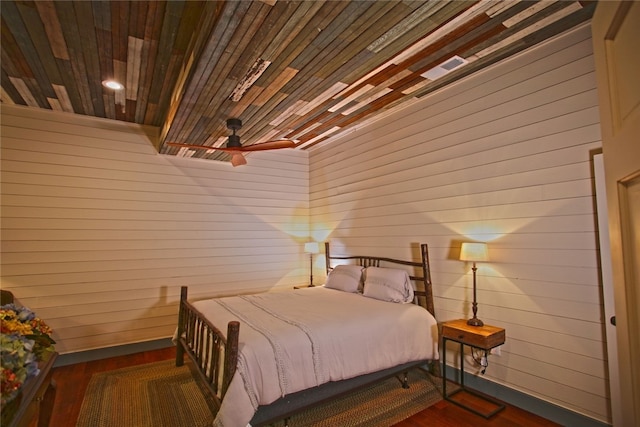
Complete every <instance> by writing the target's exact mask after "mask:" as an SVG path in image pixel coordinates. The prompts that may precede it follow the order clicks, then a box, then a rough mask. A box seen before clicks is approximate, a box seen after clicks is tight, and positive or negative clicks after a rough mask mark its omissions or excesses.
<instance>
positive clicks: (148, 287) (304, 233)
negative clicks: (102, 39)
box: [1, 105, 309, 353]
mask: <svg viewBox="0 0 640 427" xmlns="http://www.w3.org/2000/svg"><path fill="white" fill-rule="evenodd" d="M156 135H157V129H155V128H150V127H140V126H138V125H131V124H125V123H120V122H115V121H109V120H104V119H102V120H98V119H90V118H87V117H82V116H75V115H71V114H67V113H59V112H43V111H37V110H31V109H28V108H26V107H17V106H7V105H3V106H2V134H1V137H2V152H1V154H2V164H1V166H2V175H1V180H2V187H1V189H2V191H1V196H2V199H1V200H2V205H1V208H2V224H1V225H2V229H1V233H2V234H1V238H2V265H1V267H2V272H1V273H2V288H3V289H9V290H11V291H13V292H14V293H15V295H16V297H17V298H18V299H19V301H20V302H21V303H22V304H23V305H26V306H29V307H31V308H32V309H34V310H35V311H36V313H37V314H38V315H39V316H40V317H41V318H43V319H45V320H46V321H47V323H49V324H50V326H51V327H52V328H53V329H54V338H55V339H56V340H57V341H58V344H57V346H56V348H57V350H58V351H60V352H61V353H69V352H76V351H80V350H88V349H93V348H103V347H108V346H113V345H120V344H126V343H132V342H141V341H146V340H152V339H157V338H165V337H170V336H172V335H173V332H174V330H175V327H176V324H177V302H178V300H179V292H180V289H179V287H180V286H181V285H189V287H190V296H191V297H193V298H198V297H204V296H207V295H228V294H236V293H244V292H254V291H257V290H265V289H270V288H274V287H276V288H277V287H290V286H293V285H294V284H300V283H306V282H308V280H309V279H308V278H309V272H308V268H309V267H308V258H307V255H306V254H304V253H303V242H305V241H306V240H307V238H308V235H309V232H308V208H309V206H308V205H309V191H308V190H309V186H308V176H309V174H308V154H307V153H306V152H302V151H290V150H286V151H280V152H278V153H275V152H270V153H259V154H258V155H255V154H252V155H250V156H249V158H248V163H249V164H248V165H246V166H243V167H240V168H233V167H231V165H230V164H229V163H223V162H217V161H203V160H197V159H186V158H175V157H169V156H164V155H159V154H158V153H157V152H156V151H155V149H154V148H153V144H154V143H155V138H156Z"/></svg>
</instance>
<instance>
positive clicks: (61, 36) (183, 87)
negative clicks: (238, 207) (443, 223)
mask: <svg viewBox="0 0 640 427" xmlns="http://www.w3.org/2000/svg"><path fill="white" fill-rule="evenodd" d="M594 8H595V2H592V1H567V0H561V1H540V2H538V1H533V2H531V1H518V0H506V1H496V0H480V1H445V0H435V1H400V0H392V1H382V0H366V1H365V0H342V1H333V0H326V1H324V0H314V1H310V0H307V1H281V0H278V1H276V0H269V1H266V0H265V1H258V0H255V1H251V0H242V1H239V0H231V1H83V0H80V1H49V0H39V1H12V0H3V1H2V4H1V8H0V13H1V16H2V91H1V94H0V100H1V101H2V102H4V103H13V104H20V105H27V106H29V107H34V108H43V109H51V110H60V111H66V112H69V113H74V114H82V115H89V116H96V117H104V118H109V119H114V120H122V121H127V122H134V123H140V124H145V125H151V126H156V127H158V128H160V129H161V140H160V141H159V146H158V147H157V148H158V149H159V151H160V152H161V153H164V154H168V155H179V156H193V157H202V158H209V159H217V160H227V159H228V158H229V157H228V155H227V154H225V153H223V152H218V151H211V150H192V149H188V148H176V147H173V146H168V145H167V144H165V143H166V142H177V143H183V144H192V145H203V146H221V145H224V144H225V143H226V136H227V135H228V134H229V133H230V131H229V130H228V129H227V128H226V125H225V121H226V119H227V118H230V117H237V118H240V119H241V120H242V121H243V122H244V127H243V128H242V129H241V130H240V131H238V134H239V135H240V136H241V138H242V139H241V140H242V143H243V144H244V145H250V144H254V143H259V142H264V141H268V140H272V139H282V138H286V139H292V140H294V141H295V142H296V148H299V149H307V148H309V147H312V146H313V145H314V144H318V143H319V142H321V141H323V140H326V139H327V138H330V137H332V136H335V135H337V134H339V133H340V132H342V131H345V130H347V129H349V128H350V127H352V126H354V125H356V124H358V123H361V122H363V121H365V120H369V119H371V118H372V117H374V115H375V114H379V113H381V112H383V111H386V110H389V109H392V108H394V107H398V106H400V105H401V104H403V103H406V102H411V101H412V100H416V99H417V98H420V97H422V96H424V95H426V94H428V93H430V92H432V91H434V90H436V89H438V88H441V87H443V86H444V85H447V84H450V83H451V82H453V81H455V80H457V79H459V78H461V77H464V76H466V75H468V74H470V73H473V72H475V71H477V70H479V69H482V68H483V67H486V66H489V65H491V64H493V63H495V62H496V61H499V60H501V59H504V58H506V57H508V56H510V55H513V54H514V53H517V52H519V51H521V50H523V49H526V48H528V47H530V46H532V45H535V44H537V43H539V42H541V41H543V40H545V39H547V38H549V37H551V36H553V35H556V34H558V33H560V32H563V31H565V30H567V29H570V28H572V27H574V26H576V25H578V24H580V23H582V22H585V21H588V20H589V19H590V18H591V16H592V14H593V11H594ZM452 58H453V60H452V61H451V62H450V61H449V60H451V59H452ZM443 62H447V63H448V66H446V67H445V68H450V69H451V70H445V69H441V71H443V72H444V73H445V74H444V75H443V76H441V77H439V78H438V77H434V76H433V75H432V74H431V73H432V72H430V70H432V69H433V68H434V67H436V66H438V65H439V64H441V63H443ZM456 65H457V68H456V67H455V66H456ZM107 79H115V80H118V81H119V82H121V83H122V84H123V85H124V89H123V90H120V91H114V90H111V89H108V88H105V87H104V86H103V85H102V82H103V81H104V80H107Z"/></svg>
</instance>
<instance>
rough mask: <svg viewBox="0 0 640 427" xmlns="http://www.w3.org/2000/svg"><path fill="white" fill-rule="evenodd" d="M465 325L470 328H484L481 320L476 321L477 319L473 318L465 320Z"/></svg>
mask: <svg viewBox="0 0 640 427" xmlns="http://www.w3.org/2000/svg"><path fill="white" fill-rule="evenodd" d="M467 325H470V326H484V323H483V322H482V320H480V319H478V318H477V317H473V318H471V319H469V320H467Z"/></svg>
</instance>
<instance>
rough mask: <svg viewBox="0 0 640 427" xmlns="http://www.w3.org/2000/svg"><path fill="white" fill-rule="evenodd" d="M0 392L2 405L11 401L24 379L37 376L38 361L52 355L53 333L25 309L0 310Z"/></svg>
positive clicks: (13, 306)
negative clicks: (47, 354)
mask: <svg viewBox="0 0 640 427" xmlns="http://www.w3.org/2000/svg"><path fill="white" fill-rule="evenodd" d="M0 332H1V333H0V356H1V361H2V365H1V368H0V392H1V395H2V405H3V406H4V404H6V403H8V402H10V401H11V400H12V399H14V398H15V397H16V396H17V394H18V392H19V391H20V387H22V384H24V382H25V381H26V380H27V378H29V377H31V376H33V375H37V374H38V373H39V370H38V361H40V360H42V359H43V357H44V356H45V354H46V353H47V352H52V351H54V347H53V345H54V344H55V341H54V340H53V339H52V338H51V333H52V330H51V328H50V327H49V326H47V324H46V323H45V322H44V321H42V319H40V318H38V317H36V315H35V313H34V312H33V311H31V310H30V309H28V308H27V307H18V306H16V305H15V304H6V305H3V306H0Z"/></svg>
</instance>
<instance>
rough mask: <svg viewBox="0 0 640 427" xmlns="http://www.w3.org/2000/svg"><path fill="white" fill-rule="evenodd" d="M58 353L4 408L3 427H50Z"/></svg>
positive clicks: (52, 356) (26, 382) (42, 365)
mask: <svg viewBox="0 0 640 427" xmlns="http://www.w3.org/2000/svg"><path fill="white" fill-rule="evenodd" d="M57 356H58V353H51V354H50V355H49V356H48V357H47V358H46V359H45V360H43V361H42V362H40V366H39V368H40V373H39V374H38V375H36V376H35V377H32V378H29V379H28V380H27V381H25V383H24V384H23V386H22V389H21V390H20V393H19V394H18V396H17V397H16V398H15V399H14V400H13V401H11V402H9V403H8V404H7V405H5V406H4V407H3V408H2V427H26V426H29V427H31V426H37V427H48V426H49V420H50V418H51V412H52V410H53V402H54V400H55V395H56V386H55V382H54V381H53V379H52V368H53V364H54V362H55V360H56V358H57Z"/></svg>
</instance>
